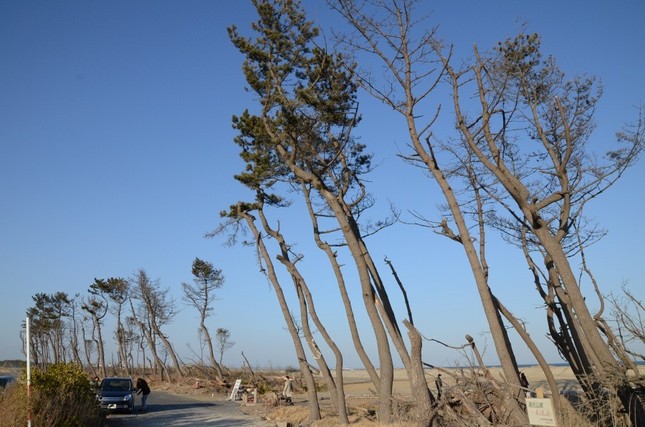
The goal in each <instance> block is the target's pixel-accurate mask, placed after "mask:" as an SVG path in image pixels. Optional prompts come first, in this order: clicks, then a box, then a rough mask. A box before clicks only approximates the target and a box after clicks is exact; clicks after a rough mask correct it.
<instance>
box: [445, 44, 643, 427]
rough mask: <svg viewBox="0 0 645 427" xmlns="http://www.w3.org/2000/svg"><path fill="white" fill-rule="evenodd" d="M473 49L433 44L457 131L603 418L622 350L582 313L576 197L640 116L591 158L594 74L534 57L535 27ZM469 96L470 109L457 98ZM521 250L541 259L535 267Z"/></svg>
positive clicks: (593, 187)
mask: <svg viewBox="0 0 645 427" xmlns="http://www.w3.org/2000/svg"><path fill="white" fill-rule="evenodd" d="M435 46H438V45H437V44H435ZM474 53H475V59H474V61H473V62H472V64H469V65H468V66H466V67H463V68H459V69H456V68H454V67H453V66H452V65H451V63H450V58H449V56H450V54H449V52H448V53H446V54H443V53H442V52H440V53H439V54H440V56H441V59H442V63H443V65H444V67H445V70H446V73H447V76H448V80H449V82H450V84H451V87H452V98H453V108H454V111H455V116H456V123H457V129H458V131H459V134H460V138H461V139H462V141H464V142H465V144H466V148H467V150H468V155H470V156H472V157H473V158H474V159H476V162H478V163H479V165H480V166H481V167H480V169H479V170H480V173H482V175H483V176H485V182H486V184H487V185H486V186H484V185H482V188H485V189H486V191H487V192H488V195H489V196H490V197H491V199H493V200H495V201H496V203H497V204H498V206H499V208H500V209H499V210H497V211H495V212H496V213H495V215H494V220H495V221H494V223H495V225H496V226H497V227H498V228H500V229H501V230H503V231H504V232H505V235H506V236H507V238H509V240H511V241H514V242H516V243H517V244H519V245H521V246H523V247H525V248H526V249H527V250H526V251H525V254H527V260H528V262H529V266H530V267H531V268H532V269H533V271H534V276H536V277H541V278H542V279H543V280H541V281H537V283H536V284H537V288H538V293H539V294H540V296H541V297H542V298H543V299H544V301H545V303H546V304H547V307H548V310H549V317H548V322H549V328H550V331H551V337H552V338H553V341H554V343H555V344H556V346H557V347H558V349H559V350H560V352H561V354H563V356H564V357H565V358H566V360H567V361H568V362H569V364H570V365H571V367H572V368H573V370H574V372H575V373H576V375H577V376H578V379H579V381H580V384H581V386H582V387H583V389H584V390H585V391H586V392H587V395H588V397H589V401H590V402H597V403H596V411H594V417H596V418H597V419H599V420H603V419H604V418H605V417H611V416H613V415H612V414H607V413H604V412H602V411H604V409H603V408H605V405H604V402H603V400H604V399H603V398H602V397H601V396H603V395H604V393H606V391H605V390H606V389H607V388H608V387H609V388H610V389H613V390H614V391H615V394H616V396H617V397H618V398H619V399H621V400H623V403H624V406H625V408H626V409H628V408H629V406H630V399H631V397H630V396H631V392H630V390H629V387H628V386H627V385H626V384H628V381H627V378H626V377H625V376H623V379H622V380H619V381H618V382H616V380H615V378H616V373H617V372H621V371H622V372H623V374H624V366H622V367H621V363H620V362H619V361H620V360H625V357H623V355H621V354H620V353H623V350H622V349H621V348H619V347H617V346H614V347H613V348H612V346H611V343H612V342H614V341H613V340H612V337H611V336H609V335H608V333H609V331H608V330H604V331H603V328H602V327H600V328H599V326H601V324H602V323H599V321H598V316H596V318H594V316H593V315H592V314H591V313H590V311H589V309H588V306H587V303H586V301H585V296H584V295H583V294H582V291H581V289H580V283H579V280H578V278H577V277H576V273H575V271H574V270H575V267H574V265H573V262H574V258H573V257H574V256H575V255H576V254H579V253H581V251H583V249H584V247H585V246H587V245H589V244H591V243H592V242H594V241H595V240H597V237H598V235H597V233H596V232H595V229H593V228H585V221H584V217H583V208H584V206H585V205H586V203H587V202H588V201H589V200H591V199H593V198H595V197H597V196H599V195H600V194H601V193H603V192H605V191H606V190H607V189H608V188H609V187H611V186H612V185H613V184H614V183H615V182H616V180H618V179H619V178H620V177H621V176H622V174H623V173H624V171H625V170H626V169H627V168H629V167H630V166H632V165H633V164H634V162H635V161H636V159H637V158H638V155H639V154H640V152H641V151H642V149H643V142H644V140H645V126H644V124H643V120H642V117H639V120H638V122H637V123H636V124H635V125H633V126H632V127H628V128H625V129H623V130H621V131H620V132H618V134H617V142H618V147H617V148H616V149H614V150H611V151H609V152H608V153H606V156H605V157H604V160H603V161H599V160H597V158H596V157H595V156H593V155H592V153H590V150H589V148H588V146H587V145H588V144H587V143H588V141H589V138H590V135H591V132H592V130H593V127H594V125H593V113H594V111H595V106H596V103H597V101H598V99H599V96H600V89H599V88H598V87H597V85H596V84H595V81H594V80H593V79H591V78H575V79H572V80H566V79H565V78H564V73H562V72H561V71H560V70H559V68H558V67H557V65H556V63H555V60H554V59H553V58H550V57H549V58H547V59H543V58H542V55H541V51H540V39H539V37H538V36H537V35H536V34H533V35H519V36H517V37H516V38H514V39H509V40H506V41H505V42H500V44H499V46H498V47H497V49H496V50H495V51H494V52H493V53H491V54H490V55H482V54H480V52H479V50H478V49H477V48H475V52H474ZM471 95H474V96H475V97H476V99H477V103H478V105H477V107H475V108H473V106H472V103H466V102H465V101H464V98H466V97H470V96H471ZM504 213H506V214H507V215H506V217H504V216H503V214H504ZM530 254H535V255H536V256H537V257H539V258H540V259H541V264H542V267H543V268H542V269H539V270H538V263H537V262H534V261H533V259H532V258H531V255H530ZM583 270H584V272H586V273H587V274H589V273H590V270H589V269H588V268H587V267H586V266H584V267H583ZM590 277H591V276H590ZM591 280H592V281H594V280H593V278H592V279H591ZM603 333H604V335H605V337H606V339H604V338H603ZM607 340H608V341H609V342H608V341H607ZM615 352H619V354H618V360H616V358H615V356H614V353H615ZM636 410H637V412H642V407H641V408H640V409H638V408H636ZM644 421H645V420H644Z"/></svg>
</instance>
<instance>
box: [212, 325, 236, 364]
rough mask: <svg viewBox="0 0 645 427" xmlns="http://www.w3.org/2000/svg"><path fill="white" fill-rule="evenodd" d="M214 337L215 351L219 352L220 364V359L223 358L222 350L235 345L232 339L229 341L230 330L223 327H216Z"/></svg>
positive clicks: (220, 362)
mask: <svg viewBox="0 0 645 427" xmlns="http://www.w3.org/2000/svg"><path fill="white" fill-rule="evenodd" d="M215 339H216V340H217V352H218V353H219V364H220V366H222V360H223V359H224V352H225V351H226V350H228V349H229V348H231V347H233V346H234V345H235V342H234V341H231V331H229V330H228V329H224V328H217V331H215Z"/></svg>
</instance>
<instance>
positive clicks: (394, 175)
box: [0, 0, 645, 367]
mask: <svg viewBox="0 0 645 427" xmlns="http://www.w3.org/2000/svg"><path fill="white" fill-rule="evenodd" d="M423 3H424V4H425V3H428V4H431V5H432V7H433V8H434V13H433V15H432V19H433V21H432V22H433V23H435V24H439V25H440V27H439V34H440V35H441V36H442V37H443V38H445V39H446V40H449V41H451V42H453V43H455V44H456V45H457V47H458V51H459V52H460V53H461V54H464V53H467V52H468V49H470V47H471V46H472V44H473V43H477V44H478V46H480V47H481V48H482V49H485V48H488V47H490V46H492V45H493V44H494V43H495V42H496V41H498V40H500V39H504V38H506V37H511V36H513V35H514V34H515V33H516V32H517V31H518V29H520V28H521V26H522V24H523V23H525V24H526V25H527V28H528V30H529V31H531V32H533V31H535V32H538V33H540V34H541V35H542V36H543V46H544V49H545V52H547V53H550V54H553V55H555V56H556V58H557V59H558V61H559V63H560V65H561V66H562V68H563V69H564V70H565V71H566V72H568V73H588V74H594V75H597V76H598V77H599V78H601V79H602V81H603V83H604V89H605V93H604V97H603V99H602V101H601V103H600V106H599V111H598V116H597V118H598V128H597V131H596V133H595V135H594V141H595V143H596V144H597V146H599V147H604V148H607V149H608V148H610V147H611V143H612V142H613V134H614V132H615V131H616V130H617V129H618V128H619V127H620V126H621V125H622V124H623V123H624V122H626V121H631V120H634V119H635V118H636V114H637V111H636V108H635V107H636V106H637V105H640V104H642V103H645V79H644V78H643V76H645V55H644V53H645V52H644V50H643V49H644V48H643V46H645V29H644V27H643V24H642V23H643V22H644V21H645V3H643V2H642V1H636V0H633V1H616V2H607V1H597V0H596V1H570V2H560V1H543V2H519V1H510V0H498V1H494V2H493V1H490V2H482V1H474V0H470V1H461V2H454V1H437V2H423ZM305 6H306V9H307V11H308V12H309V13H310V15H309V17H310V18H312V19H320V25H321V26H322V27H323V28H329V25H341V24H342V23H341V21H340V19H339V18H338V17H337V16H335V15H334V14H332V13H331V12H329V11H327V10H326V7H325V5H324V2H323V1H322V0H320V1H314V0H311V1H307V2H306V3H305ZM253 19H254V11H253V8H252V7H251V5H250V2H248V1H244V0H237V1H196V0H187V1H165V0H158V1H121V0H117V1H109V2H107V1H95V0H65V1H28V2H25V1H19V0H0V203H1V209H2V210H1V211H0V306H1V308H0V324H2V328H1V329H0V360H2V359H13V358H23V357H24V356H23V355H22V354H21V349H20V340H19V331H20V324H21V322H22V321H23V320H24V317H25V312H26V310H27V308H28V307H30V306H31V305H32V299H31V297H32V296H33V295H35V294H36V293H38V292H45V293H54V292H57V291H64V292H67V293H68V294H70V295H74V294H76V293H81V294H85V293H86V290H87V287H88V286H89V285H90V284H91V283H92V282H93V280H94V278H95V277H97V278H107V277H112V276H120V277H126V278H127V277H130V276H131V275H132V274H133V272H134V271H135V270H137V269H139V268H143V269H145V270H146V271H147V272H148V274H149V275H150V276H151V277H152V278H155V279H156V278H158V279H159V280H160V281H161V284H162V286H164V287H169V288H170V289H171V294H172V295H173V296H174V298H175V299H176V301H177V305H178V307H180V308H181V309H182V310H181V312H180V313H179V314H178V315H177V316H176V318H175V320H174V322H173V323H172V324H171V325H170V326H169V327H168V328H167V333H168V335H169V336H170V338H171V340H172V342H173V343H174V344H175V346H176V347H177V350H178V351H179V352H180V354H181V355H182V356H183V357H184V359H185V360H186V361H189V360H190V359H191V358H193V359H194V358H195V357H196V356H195V355H194V354H193V353H192V352H191V351H190V350H189V349H188V348H187V345H188V344H190V346H191V348H192V349H194V350H195V351H197V352H198V351H199V350H198V348H199V347H198V345H197V344H196V341H197V315H196V313H195V312H194V310H191V309H190V308H189V307H186V306H185V305H183V304H182V302H181V291H180V283H181V282H183V281H190V280H191V279H192V276H191V273H190V268H191V263H192V260H193V259H194V258H195V257H199V258H201V259H204V260H207V261H209V262H212V263H213V264H214V265H215V266H217V267H219V268H221V269H223V271H224V274H225V276H226V284H225V287H224V288H223V289H222V290H220V291H219V292H218V297H219V300H218V301H217V302H216V305H215V315H214V316H213V317H211V319H210V321H209V326H210V327H211V328H212V329H213V330H214V329H215V328H219V327H222V328H226V329H229V330H230V331H231V334H232V340H233V341H235V342H236V345H235V346H234V347H233V348H232V349H230V350H228V352H227V353H226V354H225V357H224V362H225V363H227V364H230V365H233V366H239V365H240V363H241V357H240V352H242V351H243V352H244V354H245V355H246V356H247V357H248V358H249V360H250V361H251V363H253V364H256V365H259V366H269V365H272V366H278V367H281V366H295V365H296V363H295V362H294V357H293V351H292V345H291V343H290V340H289V337H288V334H287V332H286V330H285V328H284V322H283V320H282V318H281V317H280V314H279V311H278V310H277V303H276V299H275V295H274V293H273V291H272V290H271V289H270V286H269V285H268V283H267V282H266V280H265V279H264V278H263V276H262V275H261V274H260V273H259V272H258V268H257V264H256V261H255V257H254V253H253V251H252V250H251V249H250V248H243V247H236V248H227V247H223V246H222V240H221V239H210V240H208V239H205V238H204V237H203V236H204V234H205V233H206V232H208V231H211V230H212V229H214V228H215V227H216V226H217V225H218V223H219V217H218V212H219V211H220V210H222V209H226V208H227V207H228V206H229V205H230V204H232V203H234V202H236V201H238V200H240V199H246V198H248V196H249V195H248V194H247V193H246V192H245V191H244V190H243V189H242V188H241V186H240V185H239V184H238V183H237V182H236V181H234V180H233V178H232V176H233V174H235V173H237V172H238V171H240V170H241V168H242V163H241V161H240V160H239V158H238V156H237V146H236V145H235V144H234V143H233V142H232V138H233V137H234V132H233V130H232V128H231V124H230V123H231V120H230V119H231V116H232V115H233V114H238V113H240V112H241V111H242V110H243V109H244V108H245V107H247V106H252V104H251V98H250V96H249V94H248V93H246V92H245V91H244V81H243V76H242V75H241V72H240V65H241V61H242V58H241V56H240V55H239V54H238V53H237V52H236V51H235V49H234V48H233V47H232V45H231V44H230V42H229V40H228V38H227V34H226V27H227V26H229V25H231V24H236V25H238V27H240V29H242V30H243V31H245V30H246V29H247V28H248V25H249V23H250V22H251V21H252V20H253ZM327 31H328V30H327ZM328 34H329V33H328ZM361 106H362V114H363V116H364V122H363V124H362V125H361V127H360V128H359V129H358V134H359V135H360V136H361V137H362V138H363V141H364V142H366V143H368V145H369V147H370V149H371V150H372V151H374V152H375V154H376V159H377V162H378V163H379V165H380V166H379V168H378V170H377V171H376V172H375V173H374V174H373V176H372V177H371V180H372V184H371V187H370V189H371V191H372V192H373V193H374V194H375V196H376V198H377V202H378V208H377V210H376V211H375V215H378V214H382V213H384V212H387V209H388V206H387V205H388V203H389V202H393V203H395V204H397V205H398V207H399V208H401V209H404V210H406V209H409V208H414V209H419V210H424V211H425V212H426V213H427V214H428V215H433V214H436V211H435V206H436V205H437V204H438V203H440V201H439V200H437V199H436V198H433V197H434V196H433V193H429V192H428V191H427V190H425V188H427V186H428V185H429V184H430V183H429V182H427V181H426V180H425V179H424V178H423V176H422V175H421V174H419V172H418V171H416V170H410V169H409V167H407V166H406V165H404V164H403V163H401V161H400V160H399V159H397V158H396V157H395V154H396V153H398V152H399V150H400V149H402V148H403V147H404V146H405V144H406V136H405V135H406V134H405V127H404V126H403V123H402V122H401V121H400V120H399V118H398V117H396V116H394V115H392V113H391V112H389V111H387V110H386V109H384V108H381V107H379V106H376V105H374V103H373V102H371V101H370V100H369V99H367V98H366V97H365V96H362V98H361ZM644 180H645V167H644V165H643V163H640V164H639V165H637V166H636V167H635V168H634V169H633V170H631V171H629V173H627V175H626V176H625V177H624V179H623V180H622V181H621V182H620V183H619V185H617V186H616V187H615V188H613V190H612V191H611V193H610V194H607V195H606V196H603V197H602V198H601V199H599V200H597V201H595V202H594V203H593V204H592V205H591V206H590V207H589V215H590V216H592V217H593V218H595V219H596V220H597V221H598V222H599V223H600V224H602V225H604V226H605V227H606V228H607V229H608V231H609V234H608V236H607V237H606V238H605V239H604V240H603V241H602V242H601V243H599V244H598V245H596V246H595V247H594V248H593V249H591V250H590V251H589V254H588V256H589V260H590V263H591V266H592V268H593V269H594V271H595V273H596V275H597V277H598V279H599V280H600V283H601V285H602V286H603V290H605V291H606V292H611V291H614V292H615V291H616V290H617V289H619V288H620V285H621V284H622V283H623V282H624V281H627V282H629V286H630V288H631V289H632V290H633V291H634V292H635V293H636V294H637V295H638V296H639V297H641V298H643V296H645V291H644V289H645V286H643V285H644V281H645V270H644V266H645V263H644V262H643V252H642V243H643V241H645V232H644V231H643V227H642V226H641V222H642V215H641V212H642V209H643V207H644V202H645V197H644V195H643V187H642V182H644ZM401 188H404V189H405V190H404V191H401ZM296 209H297V207H294V211H293V212H292V213H291V214H290V216H289V220H288V221H285V229H286V230H287V231H288V230H289V229H291V230H293V231H294V232H297V231H298V226H297V224H298V221H297V218H298V217H299V212H298V211H297V210H296ZM306 229H308V228H306ZM288 237H290V238H291V240H292V241H297V242H298V244H299V247H301V248H302V250H303V252H304V251H305V248H307V247H308V245H309V244H310V242H309V240H310V236H309V235H308V234H307V233H306V232H304V233H303V232H299V233H296V234H292V235H290V236H288ZM369 243H370V244H371V245H372V246H371V247H372V250H373V253H374V256H375V258H376V259H377V260H382V259H383V257H384V256H388V257H389V258H390V259H391V260H392V261H394V262H395V263H396V265H397V267H398V269H399V274H400V275H401V276H402V278H403V279H404V280H405V281H406V283H407V286H408V293H409V296H410V298H411V299H412V302H413V308H414V310H415V316H416V318H415V321H416V324H417V326H418V327H419V328H420V329H421V332H422V333H423V334H424V335H425V336H426V337H429V338H436V339H439V340H441V341H444V342H447V343H450V344H453V345H460V344H461V343H462V342H463V337H464V335H465V334H470V335H473V336H474V337H475V338H476V339H477V340H478V343H479V346H480V347H482V348H483V349H485V351H486V354H487V356H486V357H487V360H489V361H491V363H494V359H495V356H494V352H493V349H492V341H491V340H490V338H489V337H488V335H487V334H486V326H485V324H484V320H483V319H484V317H483V314H482V310H481V308H480V305H479V303H478V301H477V297H476V296H475V292H474V285H473V283H472V280H471V278H470V276H469V273H468V271H467V265H466V262H465V259H464V256H463V254H462V252H461V249H460V248H459V247H458V246H457V245H455V244H452V243H451V242H448V241H447V240H446V239H442V238H441V237H438V236H436V235H434V234H432V233H430V232H428V231H426V230H419V229H414V228H411V227H409V226H405V225H397V226H396V227H394V228H392V229H389V230H386V231H384V232H383V233H382V234H381V235H379V236H377V237H376V238H374V239H372V240H371V241H370V242H369ZM490 251H491V252H490V256H491V260H490V262H491V268H492V277H493V280H494V283H493V286H494V287H495V289H496V292H497V293H498V295H499V296H500V297H501V298H502V300H503V301H505V303H506V304H507V306H509V307H510V308H511V309H512V310H513V311H514V312H515V313H517V314H519V315H520V316H521V317H522V318H523V319H524V320H526V321H527V322H529V323H528V327H529V328H530V330H531V333H532V335H533V336H534V337H535V338H536V339H537V340H538V342H539V343H540V344H541V345H542V347H543V350H544V351H545V354H546V355H547V358H548V359H549V360H550V361H558V358H557V354H556V353H555V351H554V350H553V349H552V348H551V346H550V344H549V343H548V341H547V340H546V339H545V338H543V337H544V321H543V312H542V310H541V309H540V308H539V306H538V305H539V304H538V301H537V300H536V298H535V294H534V291H533V289H532V287H531V285H530V283H529V280H530V278H529V277H528V276H526V274H525V273H526V271H525V267H524V266H523V264H522V262H521V260H520V259H519V258H518V257H517V255H516V254H514V253H513V252H511V251H509V250H508V249H506V248H504V247H503V246H501V245H494V246H493V247H492V248H491V249H490ZM306 254H308V253H307V252H306ZM320 265H321V264H320V263H319V260H318V259H317V256H314V255H313V254H311V255H308V256H307V258H306V259H305V261H304V263H303V266H304V267H305V272H306V273H307V274H309V275H310V276H309V277H310V280H311V282H312V283H311V284H312V285H314V286H316V289H318V293H317V295H318V296H319V301H320V310H321V311H322V313H323V315H324V317H325V318H326V320H327V322H328V323H329V324H331V325H332V326H331V328H330V329H331V331H332V333H336V337H337V338H338V340H339V341H340V342H341V344H342V345H343V347H344V348H345V349H346V365H347V366H349V367H358V362H357V358H356V357H355V356H354V354H353V351H352V349H351V346H350V345H349V344H347V343H348V342H349V341H348V338H347V334H346V332H345V330H346V327H345V326H344V322H343V321H342V318H341V316H339V312H338V307H339V304H340V303H339V299H338V297H337V295H336V292H332V291H329V290H328V289H334V288H333V284H332V283H331V282H329V281H328V280H326V277H327V276H326V274H327V273H326V272H325V271H324V269H323V268H322V267H320ZM321 270H323V271H321ZM388 278H389V275H388ZM392 286H394V284H392ZM393 289H394V288H393ZM399 308H400V310H401V311H400V313H401V314H403V307H401V306H399ZM110 327H111V326H110V325H108V329H109V328H110ZM104 336H108V337H109V336H111V333H108V334H105V335H104ZM371 347H373V346H371V345H368V348H371ZM424 358H425V360H426V361H427V362H428V363H433V364H444V365H450V364H452V363H453V362H454V361H456V360H457V359H458V358H459V355H458V354H456V353H454V352H449V351H446V350H444V349H442V348H440V347H438V346H437V345H436V344H426V347H425V357H424ZM519 359H520V362H521V363H532V362H533V360H532V359H531V358H530V356H529V355H528V354H527V353H526V352H525V351H520V352H519Z"/></svg>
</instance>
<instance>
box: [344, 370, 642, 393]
mask: <svg viewBox="0 0 645 427" xmlns="http://www.w3.org/2000/svg"><path fill="white" fill-rule="evenodd" d="M550 368H551V371H552V372H553V375H554V377H555V380H556V382H557V384H558V387H559V389H560V391H561V392H567V391H569V390H576V389H577V388H578V382H577V380H576V378H575V376H574V375H573V372H572V371H571V368H570V367H568V366H556V365H551V366H550ZM488 369H489V371H490V373H491V374H492V376H493V378H494V379H497V380H499V381H501V382H504V375H503V372H502V369H501V368H488ZM459 371H460V369H459V368H436V369H427V370H426V377H427V378H428V384H429V385H430V388H431V389H434V381H435V379H436V378H437V375H438V374H442V375H441V379H442V381H443V384H444V386H446V387H450V386H451V385H454V383H455V378H456V376H459V374H460V372H459ZM640 371H641V374H645V366H641V367H640ZM520 372H523V373H524V375H526V379H527V380H528V382H529V388H530V389H531V390H533V391H534V390H535V389H536V388H538V387H542V388H543V389H545V390H548V385H547V382H546V376H545V375H544V372H542V369H541V368H540V367H539V366H528V367H522V368H520ZM345 390H346V393H347V395H349V396H356V397H361V396H367V395H370V394H373V391H374V390H373V385H372V383H371V382H370V380H369V376H368V375H367V372H366V371H365V370H348V371H346V372H345ZM394 392H395V393H398V394H402V395H407V394H410V383H409V382H408V379H407V375H406V372H405V370H404V369H396V370H395V372H394Z"/></svg>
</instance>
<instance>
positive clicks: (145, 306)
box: [130, 269, 184, 378]
mask: <svg viewBox="0 0 645 427" xmlns="http://www.w3.org/2000/svg"><path fill="white" fill-rule="evenodd" d="M131 284H132V286H133V289H132V292H131V294H130V304H131V308H132V313H133V318H134V320H135V321H136V323H137V325H139V328H140V330H141V332H142V334H143V336H144V337H145V340H146V341H147V343H148V346H149V348H150V350H151V351H152V354H153V357H154V359H155V362H156V363H157V364H158V365H159V366H160V367H161V368H162V369H163V370H164V371H165V372H166V373H167V374H168V375H169V377H170V378H172V377H171V376H170V371H169V370H168V368H167V366H166V364H165V362H164V361H163V359H162V358H161V357H160V356H159V349H158V347H157V345H156V340H157V339H159V340H161V342H162V343H163V347H162V349H164V350H165V351H167V353H168V354H169V355H170V358H171V359H172V360H173V363H174V364H175V369H176V370H177V373H178V374H179V376H180V377H183V376H184V373H183V370H182V364H181V362H180V360H179V357H177V354H176V353H175V351H174V348H173V347H172V345H171V343H170V341H169V340H168V338H167V337H166V336H165V335H164V333H163V331H162V327H163V326H164V325H165V324H167V323H168V322H170V321H171V320H172V318H173V317H174V315H175V304H174V301H173V300H172V298H170V297H169V296H168V290H167V289H165V290H164V289H161V285H160V283H159V281H158V280H157V281H153V280H151V279H150V278H149V277H148V274H147V273H146V272H145V270H143V269H139V270H138V271H137V273H136V275H135V277H134V278H133V279H132V280H131ZM132 299H136V300H137V301H139V306H138V308H139V309H138V310H135V309H134V306H133V305H132Z"/></svg>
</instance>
